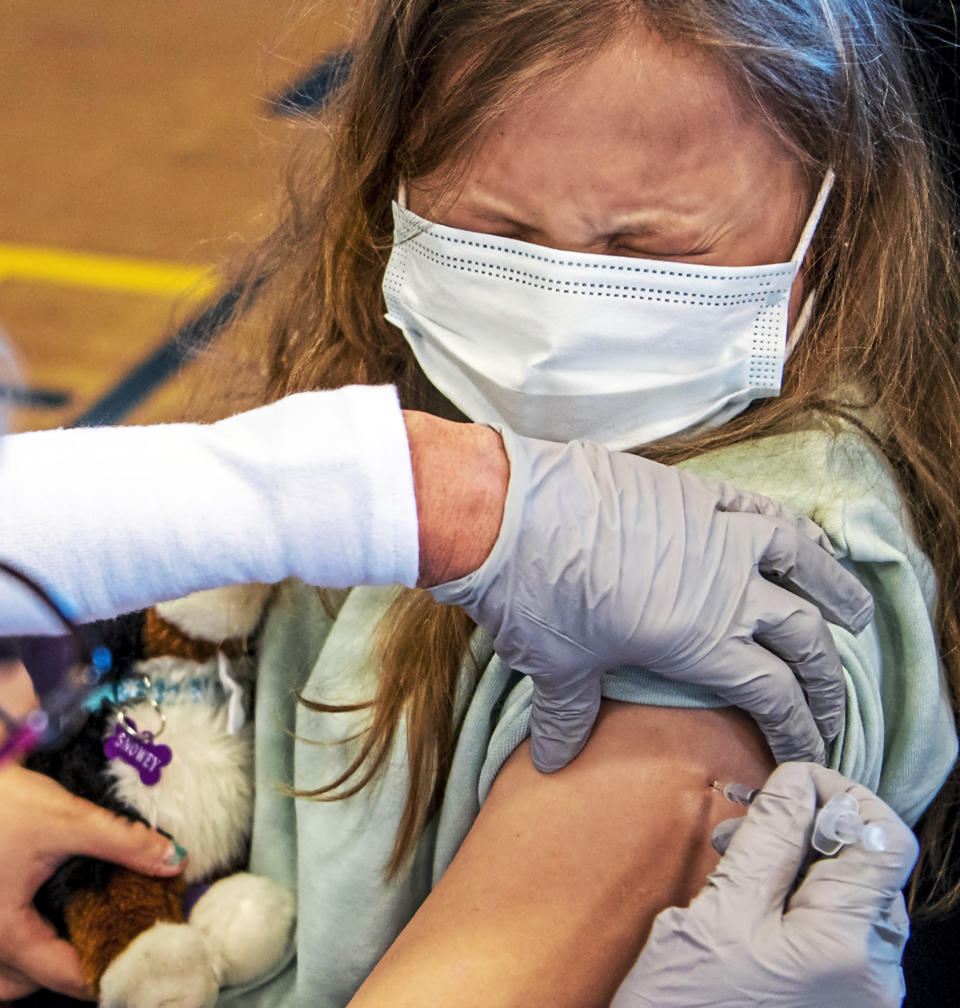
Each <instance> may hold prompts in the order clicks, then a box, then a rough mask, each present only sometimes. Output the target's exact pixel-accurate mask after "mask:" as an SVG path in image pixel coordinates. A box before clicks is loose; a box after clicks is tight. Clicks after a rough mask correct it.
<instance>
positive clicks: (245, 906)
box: [28, 585, 294, 1008]
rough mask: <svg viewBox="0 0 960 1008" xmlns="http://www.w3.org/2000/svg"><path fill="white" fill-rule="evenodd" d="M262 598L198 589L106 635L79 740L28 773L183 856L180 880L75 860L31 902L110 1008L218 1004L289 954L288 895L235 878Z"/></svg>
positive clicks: (259, 592)
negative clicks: (110, 660)
mask: <svg viewBox="0 0 960 1008" xmlns="http://www.w3.org/2000/svg"><path fill="white" fill-rule="evenodd" d="M268 593H269V588H268V587H267V586H263V585H254V586H242V587H235V588H226V589H218V590H216V591H209V592H198V593H197V594H195V595H191V596H188V597H187V598H185V599H181V600H179V601H176V602H168V603H165V604H163V605H158V606H156V607H155V608H153V609H149V610H147V611H146V612H144V613H137V614H133V615H131V616H126V617H121V618H120V619H118V620H112V621H108V622H106V623H103V624H98V625H97V630H98V631H99V632H100V636H101V637H102V638H103V642H104V643H105V644H106V645H107V646H108V647H110V648H111V650H112V651H113V653H114V672H113V674H112V676H111V682H110V683H109V684H106V685H105V686H103V687H102V689H101V693H102V695H95V696H94V698H92V702H91V703H90V704H89V705H88V706H90V707H91V709H92V713H91V714H90V716H89V718H88V719H87V721H86V723H85V725H84V726H83V728H82V729H81V731H80V733H79V735H77V736H75V737H74V738H72V739H70V740H69V742H68V743H66V744H65V745H64V746H63V747H62V748H60V750H59V751H56V752H38V753H35V754H33V755H32V756H31V757H30V760H29V761H28V766H30V767H31V768H32V769H35V770H39V771H41V772H43V773H46V774H48V775H50V776H52V777H54V778H55V779H57V780H58V781H60V783H62V784H63V785H64V786H65V787H66V788H67V789H68V790H70V791H72V792H73V793H75V794H78V795H81V796H82V797H84V798H87V799H89V800H91V801H95V802H97V803H98V804H100V805H103V806H105V807H106V808H109V809H111V810H113V811H115V812H117V813H118V814H121V815H125V816H128V817H130V818H133V819H139V820H141V821H143V822H146V823H147V824H148V825H150V826H152V827H155V828H157V829H159V830H161V831H163V832H165V833H167V834H168V835H170V836H171V837H173V838H174V839H175V840H176V842H177V843H178V844H181V845H182V846H183V847H185V848H186V850H187V855H188V856H187V861H186V867H185V870H184V872H183V875H182V876H178V877H176V878H173V879H159V878H152V877H149V876H145V875H140V874H138V873H136V872H132V871H129V870H128V869H125V868H120V867H117V866H115V865H112V864H108V863H106V862H102V861H96V860H93V859H90V858H74V859H72V860H70V861H68V862H67V863H66V864H64V865H63V866H62V867H61V868H60V869H59V870H58V872H57V873H56V874H55V875H54V876H53V877H52V878H51V879H50V880H49V881H48V883H47V884H46V885H45V886H44V887H43V888H42V889H41V891H40V892H39V893H38V896H37V906H38V908H39V909H40V911H41V912H42V913H43V914H44V915H45V916H47V917H48V918H49V919H50V920H52V921H53V922H54V924H55V925H57V926H58V928H59V929H60V931H61V933H63V934H65V935H66V936H67V937H68V938H69V940H70V941H71V943H72V944H73V945H74V947H75V948H76V950H77V952H78V954H79V957H80V961H81V964H82V966H83V970H84V973H85V975H86V978H87V980H88V982H89V983H90V984H91V986H92V987H93V988H94V989H95V990H96V991H98V994H99V1001H100V1004H101V1005H102V1006H106V1008H159V1006H161V1005H163V1006H167V1008H172V1006H176V1008H201V1006H208V1005H213V1004H214V1003H215V1001H216V999H217V994H218V990H219V988H220V986H221V985H226V984H238V983H244V982H247V981H249V980H253V979H255V978H256V977H258V976H260V975H262V974H264V973H265V972H266V971H268V970H269V969H270V968H271V967H272V966H274V965H276V964H277V962H278V961H279V959H280V958H281V956H282V955H283V953H284V951H285V949H286V948H287V946H288V944H289V940H290V937H291V934H292V931H293V927H294V901H293V897H292V896H291V894H290V893H288V892H287V891H286V890H284V889H282V888H280V887H279V886H277V885H276V884H275V883H273V882H272V881H270V880H269V879H266V878H263V877H259V876H256V875H252V874H249V873H247V872H244V871H240V870H239V869H240V868H241V866H243V864H244V863H245V861H246V858H247V853H248V845H249V838H250V828H251V816H252V808H253V734H252V725H251V724H250V723H248V722H247V721H246V717H247V713H248V706H249V703H250V697H249V695H248V694H249V692H250V690H251V689H252V688H253V685H254V683H253V675H252V669H253V662H252V660H251V657H250V653H249V649H248V643H247V642H248V641H249V640H250V639H251V638H252V635H253V633H254V631H255V629H256V628H257V626H258V624H259V622H260V618H261V614H262V611H263V607H264V605H265V602H266V599H267V595H268ZM101 700H102V706H101V705H100V703H99V701H101Z"/></svg>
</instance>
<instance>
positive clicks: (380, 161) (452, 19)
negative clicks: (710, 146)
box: [235, 0, 960, 908]
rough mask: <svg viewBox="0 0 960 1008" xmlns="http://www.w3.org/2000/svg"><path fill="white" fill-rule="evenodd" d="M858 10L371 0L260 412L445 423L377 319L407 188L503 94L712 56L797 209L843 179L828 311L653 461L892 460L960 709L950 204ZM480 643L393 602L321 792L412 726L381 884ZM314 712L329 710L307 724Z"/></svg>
mask: <svg viewBox="0 0 960 1008" xmlns="http://www.w3.org/2000/svg"><path fill="white" fill-rule="evenodd" d="M898 10H899V9H898V7H897V6H896V5H895V4H893V3H886V2H870V0H842V2H841V0H805V2H804V0H790V2H786V0H784V2H781V0H738V2H731V0H669V2H663V0H659V2H654V0H379V2H378V3H374V4H373V5H372V10H371V11H370V13H369V17H368V19H367V21H366V23H365V24H364V25H363V26H362V27H361V28H360V29H359V30H358V32H357V36H356V41H355V43H354V45H353V47H352V56H353V62H352V67H351V70H350V72H349V76H348V78H347V80H346V82H345V84H344V85H343V87H342V88H341V90H340V92H339V93H338V95H337V96H336V97H335V99H334V100H333V101H332V102H331V104H330V105H329V106H328V108H327V109H326V110H325V112H324V113H323V114H322V115H321V116H320V117H318V118H317V119H316V120H313V121H311V122H310V123H309V124H308V136H307V137H306V139H305V144H304V147H303V150H302V152H301V158H300V162H299V164H298V165H296V166H295V169H294V170H293V171H292V172H291V176H290V184H289V186H288V190H287V202H286V207H285V213H284V214H283V217H282V222H281V224H280V226H279V227H278V228H277V230H276V232H275V234H274V235H273V237H272V238H271V239H270V240H269V241H267V242H266V243H264V245H263V246H262V247H261V248H260V249H259V250H258V251H257V253H256V255H254V256H253V257H252V259H251V260H250V262H249V263H248V264H247V266H246V272H245V275H246V278H247V279H248V280H250V279H251V278H254V277H256V278H258V279H260V280H262V281H263V282H262V285H261V287H260V289H259V290H258V292H257V296H256V297H255V298H251V299H249V303H248V304H247V305H246V310H245V311H244V312H241V313H240V321H239V322H238V323H237V325H236V327H235V328H236V330H237V332H238V333H240V334H241V335H242V334H243V333H244V332H246V333H247V335H248V337H249V339H250V340H251V341H252V342H253V343H255V345H256V346H257V348H258V350H257V359H258V365H257V367H255V368H252V369H250V372H249V374H250V376H251V381H253V382H256V383H257V384H256V388H253V389H252V398H253V399H255V400H259V401H267V400H272V399H275V398H278V397H280V396H283V395H286V394H288V393H291V392H296V391H301V390H305V389H314V388H333V387H338V386H341V385H344V384H348V383H352V382H361V383H379V382H392V383H395V384H396V385H397V386H398V388H399V389H400V394H401V398H402V401H403V403H404V405H405V406H406V407H408V408H412V409H424V410H427V411H431V412H435V413H440V414H441V415H448V416H455V415H456V411H455V410H453V408H452V407H451V406H450V404H449V403H446V402H445V401H444V400H443V399H442V398H441V397H440V396H439V395H438V394H437V393H436V392H435V391H434V390H433V389H432V387H431V386H430V384H429V383H428V382H427V381H426V379H425V377H424V375H423V374H422V373H421V372H420V370H419V369H418V368H417V366H416V364H415V362H414V360H413V358H412V355H411V354H410V352H409V350H408V348H407V345H406V343H405V341H404V339H403V337H402V335H401V334H400V333H399V332H398V331H397V330H396V329H395V328H393V327H392V326H391V325H389V324H388V323H387V322H386V321H385V320H384V318H383V305H382V299H381V294H380V281H381V278H382V275H383V271H384V267H385V264H386V259H387V256H388V254H389V249H390V244H391V239H392V224H391V214H390V200H391V198H392V197H393V196H394V194H395V193H396V191H397V187H398V184H399V182H400V181H401V180H402V179H416V178H419V177H423V176H426V175H428V174H431V173H433V172H434V171H436V170H438V169H440V168H442V167H443V166H445V165H450V164H452V163H456V162H457V160H458V158H460V157H461V156H462V155H463V153H464V152H465V151H469V150H470V148H471V144H472V143H474V142H475V141H476V140H477V138H478V137H480V136H481V134H482V132H483V130H484V128H485V127H487V126H488V125H489V124H490V123H491V122H492V121H493V120H494V119H495V118H496V116H497V114H498V112H499V111H501V110H502V109H503V108H504V107H505V105H506V103H507V102H508V101H510V99H511V97H514V96H516V94H517V93H518V91H520V90H521V89H523V88H524V87H525V86H526V85H527V84H528V83H530V82H533V81H538V80H542V79H543V78H544V76H545V75H549V74H560V73H562V72H564V71H567V70H569V69H571V68H573V67H575V66H576V65H577V64H578V63H579V62H580V61H582V60H583V59H584V58H586V57H588V56H590V55H591V54H593V53H595V52H597V51H599V50H600V49H601V48H602V47H603V46H604V45H606V44H607V43H608V42H609V41H611V40H612V39H613V38H614V37H616V36H617V35H618V34H621V33H623V32H624V31H627V30H630V29H631V28H633V27H635V26H636V25H638V24H642V25H644V26H646V27H648V28H653V29H654V30H657V31H659V32H661V33H662V35H663V36H664V37H665V38H666V39H668V40H670V41H674V40H676V41H677V42H679V43H682V44H684V45H692V46H696V47H701V48H703V49H705V50H708V51H709V52H710V53H711V54H712V55H713V56H714V58H715V59H716V60H717V61H718V62H719V64H720V65H721V66H722V67H723V68H724V70H725V71H726V73H727V75H728V78H729V80H730V81H731V83H732V86H733V87H734V88H735V89H736V91H737V93H739V95H740V96H741V98H742V100H743V101H744V102H745V103H746V105H747V106H748V107H751V108H753V109H754V110H755V113H756V115H757V116H759V117H760V118H761V119H762V120H764V121H765V122H766V123H767V124H768V126H769V128H770V129H771V130H772V131H774V132H775V134H776V135H777V136H778V137H779V138H780V139H781V141H782V142H783V144H784V145H785V146H786V147H787V148H788V149H789V150H790V151H792V152H793V154H794V155H795V156H796V158H797V159H798V162H799V163H800V165H801V166H802V167H803V168H804V169H805V171H806V175H807V177H808V180H809V184H810V192H811V196H812V193H813V190H814V189H815V188H816V186H817V185H819V182H820V180H821V179H822V177H823V174H824V172H825V171H826V170H827V168H828V167H832V168H833V170H834V171H835V173H836V183H835V186H834V190H833V193H832V195H831V197H830V199H829V201H828V204H827V210H826V212H825V214H824V218H823V220H822V222H821V224H820V227H819V229H818V231H817V233H816V236H815V239H814V243H813V247H812V249H811V255H810V258H809V259H808V261H807V269H808V274H807V275H808V277H809V279H810V282H811V283H812V284H814V285H816V287H817V290H818V311H817V313H816V319H815V321H814V322H813V323H812V325H811V328H810V329H809V330H808V332H807V333H806V334H805V336H804V338H803V339H802V340H801V341H800V345H799V347H798V350H797V352H796V353H795V354H794V355H793V357H792V358H791V359H790V361H789V363H788V365H787V368H786V372H785V376H784V386H783V391H782V395H781V396H780V398H779V399H773V400H768V401H765V402H763V403H761V404H757V405H755V406H754V407H753V408H751V409H750V410H748V411H747V412H746V413H745V414H743V415H742V416H740V417H739V418H737V419H736V420H734V421H733V422H731V423H729V424H727V425H725V426H723V427H722V428H720V429H718V430H715V431H713V432H710V433H708V434H705V435H703V436H701V437H698V438H696V439H693V440H687V441H675V442H673V443H663V444H656V445H652V446H649V448H648V449H647V450H646V451H645V454H648V455H650V456H653V457H655V458H658V459H660V460H661V461H665V462H677V461H679V460H681V459H684V458H688V457H691V456H693V455H696V454H700V453H702V452H704V451H708V450H710V449H714V448H719V447H724V446H727V445H732V444H736V443H738V442H742V441H744V440H747V439H755V438H761V437H765V436H768V435H772V434H776V433H782V432H785V431H792V430H797V429H799V428H801V427H810V426H815V425H820V426H822V425H823V424H824V422H825V420H827V421H828V422H829V418H830V417H844V418H846V419H847V420H852V421H853V422H855V423H857V424H858V425H860V426H861V428H862V429H864V431H865V432H866V433H867V434H868V436H870V437H871V438H872V439H873V440H874V441H875V442H876V443H877V444H878V445H879V446H880V447H881V448H882V450H883V452H884V454H885V455H886V457H887V459H888V460H889V462H890V464H891V466H892V467H893V469H894V471H895V472H896V475H897V477H898V479H899V482H900V486H901V489H902V491H903V493H904V496H905V498H906V500H907V501H908V503H909V506H910V510H911V513H912V515H913V519H914V522H915V528H916V533H917V535H918V537H919V540H920V544H921V546H922V547H923V549H924V550H925V551H926V553H927V554H928V555H929V556H930V558H931V560H932V561H933V564H934V567H935V569H936V572H937V576H938V581H939V586H940V594H939V601H938V609H937V614H936V630H937V634H938V639H939V644H940V653H941V656H942V660H943V662H944V664H945V666H946V669H947V672H948V676H949V681H950V685H951V689H952V691H953V699H954V707H955V709H957V707H958V706H960V506H958V501H960V466H958V464H957V461H958V457H957V456H958V446H960V389H958V384H957V380H958V374H960V371H958V366H957V365H958V343H957V320H958V318H960V281H958V271H957V266H956V261H955V250H954V248H953V245H952V235H951V225H950V219H951V214H950V208H949V207H948V206H947V202H946V197H945V195H944V189H943V184H942V181H941V178H940V176H939V173H938V169H937V167H936V163H935V162H936V157H935V155H936V151H935V150H934V149H933V147H932V141H931V137H930V133H929V131H928V130H927V129H925V128H924V123H923V122H922V110H921V109H920V108H919V107H918V102H917V99H916V96H915V92H914V84H913V75H915V74H916V72H917V70H916V67H914V66H913V65H912V64H911V62H910V52H909V50H910V42H909V34H908V33H907V31H906V29H905V26H904V25H903V24H901V23H900V21H899V20H898V18H899V16H900V15H899V14H898ZM470 631H471V626H470V623H469V621H468V620H466V619H465V618H464V616H463V614H462V613H459V612H457V611H453V610H449V609H446V608H444V607H441V606H438V605H436V604H434V603H433V602H432V600H431V599H430V597H429V596H427V595H425V594H424V593H419V592H407V593H404V594H403V595H402V596H401V597H400V598H399V599H398V601H397V602H396V603H395V607H394V609H393V612H392V614H391V617H390V619H389V620H388V621H387V625H385V627H384V628H382V630H381V632H380V639H381V642H382V648H381V661H382V675H381V685H380V689H379V693H378V695H377V697H376V699H375V701H374V702H373V705H372V706H373V712H374V713H373V720H372V725H371V728H370V730H369V732H368V733H367V737H366V744H365V747H364V751H363V753H362V754H361V756H362V758H361V759H358V761H357V762H356V763H355V764H354V766H353V767H352V768H351V770H350V771H349V772H348V773H347V774H346V775H344V776H343V777H342V778H341V779H339V780H337V781H334V782H330V783H329V784H327V785H325V786H323V787H320V788H318V789H317V790H316V791H314V792H311V794H313V795H314V796H315V797H318V798H324V799H333V798H336V797H338V796H343V795H345V794H348V793H352V792H353V791H355V790H356V789H357V788H359V787H362V786H364V784H366V783H367V782H368V781H369V780H370V779H371V777H372V776H373V774H374V773H375V772H376V770H377V767H378V765H379V762H380V761H381V760H382V758H383V756H384V754H385V752H386V747H388V746H389V744H390V742H391V740H392V738H393V734H394V729H395V727H396V724H397V721H398V719H399V718H401V717H403V716H408V717H409V718H411V719H412V720H411V721H410V723H409V725H408V729H409V731H408V744H409V759H410V768H411V778H412V787H411V792H410V796H409V799H408V803H407V814H406V816H405V819H404V824H403V826H402V828H401V830H400V834H399V835H398V838H397V844H396V847H395V849H394V852H393V859H392V861H391V865H390V867H391V869H395V868H396V867H397V866H398V865H399V864H400V863H401V862H402V861H403V859H404V858H405V857H406V856H407V855H408V854H409V853H410V852H411V851H412V849H413V847H414V846H415V844H416V838H417V836H418V833H419V830H420V827H421V824H422V823H423V822H424V820H425V818H426V816H427V815H428V814H429V811H430V808H431V806H432V803H433V802H434V801H435V800H436V798H437V796H438V795H439V794H440V793H441V791H442V788H443V786H444V781H445V768H446V767H447V766H448V763H449V757H450V752H451V747H452V745H453V741H454V726H453V725H452V712H453V706H452V695H453V685H454V682H455V679H456V677H457V675H458V673H459V667H460V662H461V658H462V656H463V654H464V653H465V651H466V647H467V641H468V637H469V634H470ZM321 708H322V705H321ZM958 796H960V779H958V776H957V775H956V774H954V775H953V776H952V777H951V779H950V781H949V782H948V784H947V786H946V787H945V788H944V789H943V791H942V792H941V794H940V796H939V797H938V798H937V800H936V801H935V803H934V805H933V806H932V807H931V809H930V810H929V811H928V813H927V815H926V817H925V820H924V824H923V827H922V848H923V850H922V855H921V870H922V872H923V875H924V877H925V878H926V879H928V880H929V882H930V887H929V889H930V895H929V898H928V900H927V903H928V905H931V906H934V907H937V908H943V907H946V906H948V905H953V904H955V903H956V902H958V901H960V883H957V882H956V880H955V879H951V878H950V877H949V873H948V870H947V869H948V867H949V865H950V863H951V861H952V860H956V859H957V858H956V857H955V851H954V846H953V844H954V839H953V830H952V829H951V822H952V816H953V813H954V810H955V808H956V807H957V801H958Z"/></svg>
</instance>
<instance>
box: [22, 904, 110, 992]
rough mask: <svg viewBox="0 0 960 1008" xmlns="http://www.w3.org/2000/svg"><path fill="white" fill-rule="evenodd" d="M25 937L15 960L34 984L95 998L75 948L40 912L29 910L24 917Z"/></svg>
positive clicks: (23, 973)
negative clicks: (58, 934) (57, 933)
mask: <svg viewBox="0 0 960 1008" xmlns="http://www.w3.org/2000/svg"><path fill="white" fill-rule="evenodd" d="M22 925H23V931H24V934H23V935H22V936H21V937H23V938H25V939H27V940H24V941H23V942H22V944H21V945H20V946H19V948H18V954H17V956H16V961H15V963H14V964H13V965H14V966H15V967H16V969H17V970H18V971H19V972H20V973H21V974H22V975H23V976H24V977H29V979H30V981H31V982H32V984H33V985H35V986H36V985H39V986H40V987H46V988H48V989H50V990H53V991H57V992H58V993H60V994H67V995H69V996H70V997H74V998H79V999H80V1000H83V1001H93V1000H95V998H94V996H93V993H92V992H91V990H90V988H89V987H88V986H87V983H86V980H85V979H84V976H83V970H82V969H81V967H80V960H79V958H78V956H77V951H76V949H75V948H74V947H73V946H72V945H71V944H70V943H69V942H67V941H64V940H63V939H62V938H58V937H57V936H56V934H55V932H54V930H53V928H52V927H51V926H50V925H49V924H48V923H47V922H46V921H44V920H43V919H42V918H41V917H40V916H39V914H36V913H35V912H32V911H31V912H30V914H29V916H28V917H26V918H25V919H23V921H22Z"/></svg>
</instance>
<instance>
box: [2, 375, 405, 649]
mask: <svg viewBox="0 0 960 1008" xmlns="http://www.w3.org/2000/svg"><path fill="white" fill-rule="evenodd" d="M0 559H2V560H4V561H6V562H7V563H10V564H13V565H15V566H16V567H18V568H20V569H21V570H23V571H24V572H26V573H28V574H30V575H32V576H33V577H34V578H35V579H36V580H37V581H38V582H39V583H40V584H42V585H43V586H44V587H46V588H48V589H51V590H52V591H53V592H54V593H55V594H56V596H57V597H58V598H59V599H61V600H63V601H64V603H65V604H66V605H67V606H68V608H69V609H71V610H72V614H73V615H74V616H75V618H76V619H78V620H80V621H85V620H92V619H100V618H104V617H108V616H113V615H116V614H118V613H123V612H129V611H132V610H135V609H139V608H142V607H144V606H146V605H151V604H153V603H156V602H160V601H164V600H167V599H173V598H179V597H181V596H183V595H186V594H188V593H190V592H193V591H198V590H200V589H204V588H214V587H220V586H224V585H230V584H244V583H253V582H265V583H273V582H277V581H281V580H283V579H284V578H286V577H292V576H295V577H298V578H301V579H303V580H304V581H306V582H308V583H310V584H315V585H323V586H326V587H331V588H333V587H346V586H350V585H356V584H370V585H373V584H389V583H393V582H399V583H402V584H405V585H413V584H414V583H415V582H416V579H417V572H418V565H419V550H418V529H417V510H416V501H415V498H414V491H413V474H412V471H411V466H410V453H409V446H408V444H407V436H406V428H405V426H404V423H403V417H402V414H401V412H400V405H399V402H398V400H397V395H396V391H395V390H394V389H393V388H391V387H389V386H379V387H364V386H352V387H349V388H344V389H339V390H337V391H334V392H305V393H301V394H299V395H294V396H289V397H288V398H286V399H283V400H281V401H279V402H276V403H273V404H272V405H270V406H263V407H261V408H259V409H255V410H252V411H250V412H248V413H241V414H239V415H238V416H234V417H231V418H229V419H227V420H222V421H219V422H218V423H214V424H161V425H157V426H149V427H101V428H79V429H67V430H55V431H37V432H32V433H27V434H15V435H11V436H9V437H6V438H3V440H2V443H0ZM9 581H10V579H9V578H3V577H2V575H0V633H4V634H22V633H41V632H45V631H55V632H56V631H59V629H60V628H59V627H57V626H53V625H52V624H51V621H50V619H49V617H48V616H47V614H46V611H45V609H44V608H43V607H41V606H39V605H36V604H34V603H33V602H32V601H31V600H30V599H29V597H28V596H27V595H26V594H25V593H24V592H22V591H20V590H12V587H11V585H10V584H9Z"/></svg>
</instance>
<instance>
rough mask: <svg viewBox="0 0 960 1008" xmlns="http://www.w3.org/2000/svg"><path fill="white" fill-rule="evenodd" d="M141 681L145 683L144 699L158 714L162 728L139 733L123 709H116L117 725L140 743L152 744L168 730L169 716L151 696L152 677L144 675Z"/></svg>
mask: <svg viewBox="0 0 960 1008" xmlns="http://www.w3.org/2000/svg"><path fill="white" fill-rule="evenodd" d="M140 681H141V682H142V683H143V688H144V699H145V700H147V701H148V702H149V704H150V706H151V707H152V708H153V709H154V711H155V712H156V715H157V717H158V718H159V719H160V727H159V728H158V729H157V730H156V731H155V732H149V731H138V730H137V729H136V728H135V727H131V724H130V722H129V721H128V720H127V718H126V715H125V714H124V713H123V708H122V707H117V708H116V709H115V710H116V716H117V723H118V724H119V725H120V726H121V727H122V728H123V730H124V731H125V732H126V733H127V734H128V735H132V736H133V737H134V738H135V739H136V740H137V741H138V742H152V741H153V740H154V739H155V738H157V737H158V736H159V735H160V734H161V733H162V732H163V729H164V728H166V726H167V715H166V714H164V712H163V708H161V706H160V702H159V701H158V700H156V699H155V698H154V697H152V696H151V695H150V690H151V689H152V688H153V683H152V682H151V681H150V677H149V676H147V675H142V676H140Z"/></svg>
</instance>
